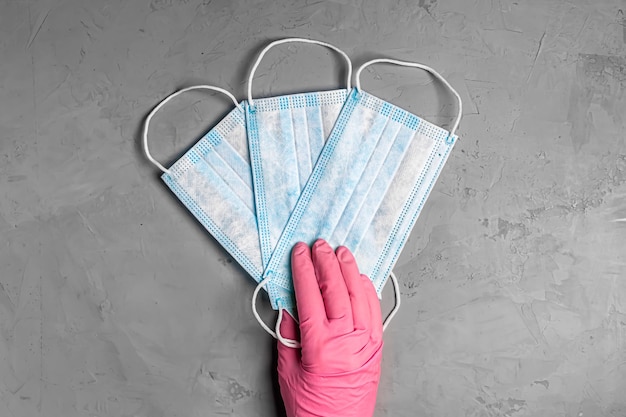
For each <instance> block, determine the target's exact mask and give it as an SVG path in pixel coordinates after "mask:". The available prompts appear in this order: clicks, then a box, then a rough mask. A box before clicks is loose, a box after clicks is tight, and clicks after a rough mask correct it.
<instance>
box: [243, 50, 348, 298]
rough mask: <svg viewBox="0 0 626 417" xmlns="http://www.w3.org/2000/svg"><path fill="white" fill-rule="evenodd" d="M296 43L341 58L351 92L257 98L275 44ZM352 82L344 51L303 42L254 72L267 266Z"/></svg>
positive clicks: (255, 168)
mask: <svg viewBox="0 0 626 417" xmlns="http://www.w3.org/2000/svg"><path fill="white" fill-rule="evenodd" d="M292 42H296V43H309V44H315V45H321V46H325V47H327V48H330V49H332V50H334V51H336V52H337V53H339V54H340V55H341V56H342V57H343V58H344V59H345V61H346V65H347V82H346V83H347V88H345V89H341V90H333V91H325V92H319V93H305V94H294V95H290V96H280V97H274V98H271V99H262V100H257V99H253V98H252V81H253V80H254V74H255V71H256V69H257V67H258V65H259V63H260V62H261V60H262V59H263V57H264V56H265V54H266V53H267V52H268V51H269V50H270V49H271V48H273V47H275V46H277V45H281V44H284V43H292ZM351 77H352V63H351V61H350V58H348V56H347V55H346V54H345V53H344V52H343V51H342V50H340V49H339V48H337V47H335V46H333V45H330V44H328V43H324V42H319V41H314V40H309V39H301V38H291V39H282V40H279V41H275V42H272V43H270V44H269V45H268V46H267V47H266V48H265V49H263V51H261V54H260V55H259V57H258V59H257V61H256V63H255V64H254V66H253V67H252V70H251V71H250V76H249V78H248V102H247V103H246V105H245V109H246V122H247V131H248V140H249V147H250V159H251V161H250V163H251V165H252V178H253V180H254V181H253V183H254V198H255V203H256V209H257V220H258V225H259V236H260V240H261V258H262V260H263V265H264V266H265V265H267V263H268V262H269V260H270V257H271V256H272V253H273V251H274V248H275V246H276V243H277V242H278V238H279V237H280V235H281V233H282V232H283V228H284V227H285V224H287V220H288V219H289V216H290V215H291V211H292V210H293V208H294V207H295V205H296V202H297V201H298V198H299V197H300V192H301V191H302V189H303V188H304V186H305V184H306V182H307V181H308V179H309V176H310V174H311V172H312V171H313V167H314V166H315V163H316V161H317V158H318V157H319V154H320V153H321V151H322V148H323V146H324V144H325V143H326V140H327V138H328V136H329V134H330V131H331V130H332V128H333V126H334V125H335V122H336V120H337V116H338V115H339V112H340V110H341V107H342V106H343V104H344V102H345V100H346V97H347V95H348V90H349V89H350V79H351ZM269 290H270V291H269V294H270V299H272V304H273V305H275V296H276V294H274V292H273V291H271V288H269Z"/></svg>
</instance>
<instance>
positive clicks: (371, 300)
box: [361, 275, 383, 341]
mask: <svg viewBox="0 0 626 417" xmlns="http://www.w3.org/2000/svg"><path fill="white" fill-rule="evenodd" d="M361 282H362V283H363V284H362V285H363V287H364V288H363V289H364V291H365V293H366V298H367V302H368V304H369V310H370V329H371V336H370V337H371V338H372V339H373V340H375V341H380V340H382V339H383V317H382V311H381V309H380V301H379V300H378V295H377V294H376V289H375V288H374V284H373V283H372V281H370V279H369V278H368V277H367V276H366V275H361Z"/></svg>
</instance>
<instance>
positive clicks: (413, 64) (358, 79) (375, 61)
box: [355, 58, 463, 136]
mask: <svg viewBox="0 0 626 417" xmlns="http://www.w3.org/2000/svg"><path fill="white" fill-rule="evenodd" d="M378 63H386V64H395V65H400V66H403V67H413V68H421V69H423V70H424V71H428V72H429V73H431V74H432V75H433V76H434V77H435V78H437V79H438V80H439V81H441V82H442V83H443V84H444V85H445V86H446V87H447V88H448V90H450V92H452V94H454V96H455V97H456V99H457V102H458V107H459V112H458V113H457V115H456V119H455V120H454V125H453V126H452V129H451V130H450V136H454V132H456V130H457V128H458V127H459V123H461V116H462V115H463V102H462V101H461V96H460V95H459V93H457V92H456V90H455V89H454V88H452V86H451V85H450V83H449V82H448V81H447V80H446V79H445V78H443V77H442V76H441V74H439V73H438V72H437V71H435V70H434V69H432V68H431V67H428V66H426V65H422V64H418V63H417V62H407V61H398V60H397V59H388V58H379V59H373V60H371V61H368V62H366V63H365V64H363V65H361V66H360V67H359V69H358V70H357V71H356V76H355V77H356V89H357V90H358V91H359V92H360V91H361V71H363V69H365V67H368V66H370V65H372V64H378Z"/></svg>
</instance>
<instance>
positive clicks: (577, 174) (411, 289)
mask: <svg viewBox="0 0 626 417" xmlns="http://www.w3.org/2000/svg"><path fill="white" fill-rule="evenodd" d="M285 36H304V37H311V38H316V39H320V40H324V41H327V42H331V43H333V44H335V45H337V46H339V47H341V48H343V49H344V50H345V51H346V52H347V53H348V54H350V56H351V57H352V59H353V60H354V63H355V65H359V64H361V63H363V62H365V61H366V60H368V59H371V58H375V57H393V58H398V59H407V60H414V61H419V62H422V63H425V64H427V65H431V66H432V67H434V68H436V69H437V70H439V71H440V72H441V73H442V74H443V75H444V76H445V77H447V78H448V79H449V80H450V82H451V83H452V84H453V85H454V86H455V87H456V89H457V90H458V91H459V92H460V94H461V96H462V98H463V100H464V103H465V106H464V112H463V113H464V117H463V121H462V123H461V127H460V130H459V134H460V136H461V138H460V142H459V143H458V144H457V146H456V147H455V149H454V151H453V154H452V156H451V157H450V159H449V161H448V164H447V165H446V167H445V169H444V171H443V174H442V176H441V177H440V179H439V181H438V183H437V185H436V187H435V189H434V190H433V193H432V194H431V197H430V199H429V201H428V203H427V204H426V207H425V208H424V210H423V212H422V215H421V217H420V218H419V220H418V222H417V224H416V226H415V229H414V231H413V233H412V235H411V237H410V240H409V241H408V243H407V245H406V247H405V249H404V252H403V253H402V255H401V257H400V260H399V261H398V264H397V266H396V273H397V275H398V277H399V279H400V281H401V292H402V297H403V304H402V309H401V310H400V313H399V315H398V316H397V318H396V319H395V321H394V322H393V323H392V324H391V326H390V328H389V329H388V331H387V333H386V335H385V343H386V345H385V351H384V363H383V377H382V381H381V385H380V390H379V395H378V404H377V410H376V416H377V417H385V416H394V417H397V416H433V417H447V416H449V417H458V416H466V417H488V416H502V417H525V416H533V417H535V416H537V417H539V416H550V417H560V416H564V417H565V416H568V417H586V416H588V417H598V416H606V417H609V416H611V417H624V416H626V394H625V393H626V249H625V246H626V143H625V139H624V136H625V135H624V132H625V128H626V0H472V1H470V0H438V1H437V0H388V1H387V0H385V1H374V0H367V1H362V0H335V1H294V0H279V1H270V0H265V1H263V0H259V1H246V0H205V1H201V0H152V1H150V0H133V1H124V0H49V1H37V0H0V236H1V239H0V335H1V337H0V416H1V417H36V416H45V417H74V416H76V417H109V416H110V417H113V416H123V417H172V416H180V417H187V416H190V417H199V416H220V415H224V416H226V415H229V416H241V417H244V416H245V417H269V416H275V415H277V413H278V412H279V407H278V405H277V403H278V400H277V398H276V396H275V391H274V377H273V355H274V353H273V352H274V346H273V342H272V340H271V338H270V337H269V336H268V335H267V334H266V333H264V331H263V330H262V329H261V328H260V327H259V326H258V324H257V323H256V322H255V320H254V319H253V317H252V314H251V308H250V302H249V300H250V296H251V294H252V290H253V287H254V284H253V282H252V280H251V279H250V278H249V277H248V276H247V275H246V273H245V272H244V271H243V270H242V269H241V268H240V267H239V266H238V265H237V264H236V262H234V261H233V259H232V258H231V257H230V256H229V255H228V254H227V253H226V252H225V251H224V250H223V249H222V248H221V247H220V246H219V245H218V244H217V243H216V242H215V240H213V238H212V237H211V236H210V235H209V234H208V233H207V232H206V231H205V230H204V229H203V228H202V227H201V226H200V225H199V224H198V223H197V222H196V221H195V219H194V218H193V217H192V216H191V215H189V214H188V212H187V211H186V210H185V209H184V208H183V207H182V206H181V205H180V204H179V203H178V202H177V200H176V198H175V197H174V196H173V195H172V193H171V192H170V191H169V190H168V189H167V188H166V187H165V185H164V184H163V183H162V182H161V180H160V179H159V177H158V173H159V172H158V170H156V169H155V168H154V167H153V166H152V165H150V164H149V163H148V162H147V161H146V159H145V157H144V155H143V154H142V152H141V146H140V141H139V136H140V131H141V126H142V122H143V118H144V117H145V116H146V114H147V112H148V111H149V110H150V109H151V108H152V107H153V106H155V105H156V103H157V102H158V101H159V100H161V99H162V98H164V97H165V96H166V95H167V94H169V93H170V92H172V91H174V90H176V89H177V88H180V87H183V86H188V85H191V84H196V83H208V84H215V85H218V86H222V87H225V88H227V89H229V90H230V91H232V92H233V94H235V96H236V97H237V98H238V99H243V98H245V88H246V82H245V79H246V76H247V73H248V71H249V69H250V65H251V62H252V61H253V59H254V57H255V55H256V54H257V53H258V51H259V47H260V46H262V45H264V44H266V43H267V42H268V41H269V40H273V39H277V38H281V37H285ZM344 76H345V70H344V68H343V66H342V62H341V61H340V60H339V59H338V58H337V57H336V56H335V55H334V54H332V53H329V52H328V51H326V50H323V49H321V48H316V47H314V46H283V47H281V48H279V49H277V50H275V51H272V52H271V53H270V54H268V56H267V60H265V61H263V63H262V64H261V67H260V68H259V72H258V77H257V79H256V83H255V86H254V92H255V94H256V95H257V96H270V95H277V94H280V93H285V92H299V91H314V90H319V89H333V88H337V87H340V86H342V85H343V83H344V81H343V80H344ZM363 85H364V88H366V89H368V90H369V91H370V92H371V93H373V94H376V95H378V96H380V97H383V98H385V99H388V100H389V101H391V102H393V103H395V104H398V105H400V106H402V107H404V108H407V109H409V110H411V111H413V112H415V113H417V114H420V115H423V116H424V117H425V118H426V119H428V120H430V121H432V122H434V123H438V124H441V125H443V126H450V124H451V121H452V117H453V115H454V112H455V107H454V101H453V99H452V97H450V96H449V95H448V94H446V92H445V90H444V89H443V88H442V86H441V85H440V84H438V83H436V82H434V81H433V79H432V78H431V77H429V76H427V75H426V74H424V73H422V72H420V71H418V70H415V69H408V68H397V67H393V66H389V65H378V66H373V67H371V68H369V69H368V70H366V71H365V73H364V75H363ZM231 106H232V104H229V103H228V101H227V100H225V99H224V98H222V97H221V96H219V95H217V96H216V95H212V94H208V93H189V94H188V95H186V96H183V97H181V98H180V99H178V100H176V101H174V102H172V103H171V105H169V106H168V107H166V108H164V109H163V111H162V112H161V113H159V115H158V116H157V117H156V119H155V123H154V124H153V127H152V130H151V137H150V140H151V143H152V148H153V152H154V155H155V156H156V157H157V158H158V159H159V160H160V161H162V162H163V163H165V164H169V163H171V162H172V161H173V160H175V159H176V157H177V156H178V155H180V153H181V152H182V151H184V150H185V149H186V148H187V147H189V146H190V145H191V144H193V143H194V142H195V140H197V139H198V138H199V136H200V135H201V134H202V133H203V132H205V131H206V130H207V129H209V128H210V127H211V126H212V125H213V124H214V123H215V122H216V121H217V120H219V118H220V117H221V116H222V115H223V114H224V113H225V112H226V111H228V110H229V109H230V107H231ZM390 295H391V291H390V289H389V288H387V289H386V290H385V297H384V300H383V306H384V308H385V309H388V308H389V307H390V305H391V303H392V297H391V296H390ZM263 315H264V316H265V317H266V318H267V319H268V320H272V319H273V317H274V316H273V315H272V312H271V311H270V309H269V307H268V306H267V302H264V309H263Z"/></svg>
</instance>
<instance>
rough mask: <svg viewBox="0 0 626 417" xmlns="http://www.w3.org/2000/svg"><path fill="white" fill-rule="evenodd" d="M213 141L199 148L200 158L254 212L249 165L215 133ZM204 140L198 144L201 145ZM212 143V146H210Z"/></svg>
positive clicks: (213, 133) (212, 134) (212, 133)
mask: <svg viewBox="0 0 626 417" xmlns="http://www.w3.org/2000/svg"><path fill="white" fill-rule="evenodd" d="M211 136H212V138H211V139H213V140H210V141H207V142H208V146H206V147H205V146H200V147H199V149H198V150H199V151H200V152H202V155H201V156H202V158H203V159H204V160H205V162H206V163H207V164H208V165H209V166H210V167H211V168H212V170H213V171H214V172H212V173H210V174H208V175H214V176H217V177H220V178H223V180H224V181H226V183H227V184H229V185H230V188H231V189H232V192H233V193H235V194H236V195H237V196H238V197H239V198H240V199H241V200H242V201H243V202H244V203H245V204H246V206H248V208H249V209H250V210H251V211H253V212H254V197H253V194H252V176H251V175H250V165H249V163H248V162H247V161H244V160H243V159H242V158H241V155H239V154H238V153H237V152H236V151H235V150H234V149H233V148H232V147H231V146H230V144H228V142H226V141H224V140H223V139H222V138H219V134H218V133H217V132H211ZM203 142H204V139H203V140H202V141H201V142H200V143H199V145H200V144H202V143H203ZM211 142H213V143H214V144H212V145H211V144H210V143H211Z"/></svg>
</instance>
